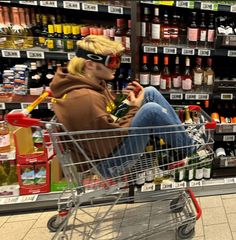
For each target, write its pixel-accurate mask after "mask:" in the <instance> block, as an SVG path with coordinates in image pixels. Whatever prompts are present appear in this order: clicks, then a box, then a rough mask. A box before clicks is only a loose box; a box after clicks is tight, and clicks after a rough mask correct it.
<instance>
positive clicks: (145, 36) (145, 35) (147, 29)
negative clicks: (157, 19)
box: [141, 7, 151, 42]
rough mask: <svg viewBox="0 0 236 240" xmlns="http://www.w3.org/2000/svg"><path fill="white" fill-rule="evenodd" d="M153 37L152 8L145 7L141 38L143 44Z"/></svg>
mask: <svg viewBox="0 0 236 240" xmlns="http://www.w3.org/2000/svg"><path fill="white" fill-rule="evenodd" d="M150 35H151V19H150V8H148V7H144V9H143V17H142V20H141V37H142V40H143V42H146V41H148V40H149V39H150Z"/></svg>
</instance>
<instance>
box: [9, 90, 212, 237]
mask: <svg viewBox="0 0 236 240" xmlns="http://www.w3.org/2000/svg"><path fill="white" fill-rule="evenodd" d="M46 95H47V94H46ZM46 95H45V96H46ZM41 100H42V98H41ZM33 105H35V104H33ZM176 108H177V109H180V108H181V106H177V107H176ZM32 109H33V108H32V107H31V108H30V107H28V109H26V110H23V112H21V111H13V112H12V113H9V114H8V115H7V121H8V122H9V123H10V124H13V125H15V126H23V127H31V126H40V127H42V128H44V129H46V131H47V134H48V135H49V137H50V139H51V142H52V143H53V145H54V148H55V152H56V154H57V157H58V158H59V161H60V164H61V167H62V169H63V173H64V175H65V178H66V180H67V183H68V188H67V189H65V190H64V191H63V192H62V193H61V196H60V198H59V200H58V215H56V216H53V217H52V218H51V219H50V220H49V221H48V228H49V229H50V230H51V231H53V232H56V233H55V235H54V237H53V239H140V240H141V239H149V237H153V236H155V235H156V234H161V233H162V232H164V231H167V230H170V229H176V230H177V231H176V232H177V234H178V237H179V238H180V239H189V238H190V237H192V236H193V234H194V227H195V222H196V220H197V219H199V218H200V216H201V209H200V207H199V205H198V202H197V200H196V198H195V197H194V194H193V192H192V190H191V189H178V190H169V191H153V192H152V193H151V194H150V193H149V194H148V196H149V199H147V201H146V202H143V203H139V204H138V205H132V204H131V205H129V207H128V209H127V208H126V209H121V208H119V206H120V205H119V204H120V203H127V202H131V200H134V197H133V196H127V189H128V188H129V186H131V185H134V184H135V183H136V181H137V179H138V178H140V176H143V174H144V173H145V174H149V175H150V174H152V175H153V179H154V180H155V178H158V177H159V176H163V175H168V176H170V175H175V172H176V171H177V170H179V169H181V168H184V167H189V166H197V165H199V164H206V163H209V162H211V161H212V160H213V151H212V145H213V140H212V132H213V131H212V130H214V128H215V123H214V122H211V119H210V117H209V116H208V115H207V114H206V113H205V112H204V111H202V110H201V109H200V107H198V106H189V109H190V110H192V111H196V112H198V113H199V116H201V119H202V121H201V122H199V123H195V124H189V125H187V126H184V125H171V126H161V127H146V128H127V129H123V128H122V129H112V130H96V131H93V130H91V131H77V132H69V131H67V130H66V129H65V127H64V126H63V125H62V124H60V123H57V122H56V121H55V119H53V120H52V121H50V122H45V121H41V120H39V119H33V118H30V117H29V116H28V113H29V112H30V111H31V110H32ZM195 127H199V129H200V128H201V129H202V128H203V129H204V141H203V142H202V143H201V144H200V145H199V143H198V144H195V143H192V144H190V143H189V141H186V142H184V141H182V142H179V141H178V139H177V140H176V136H177V135H179V134H188V131H189V132H192V131H193V130H194V128H195ZM150 135H153V136H155V138H157V139H164V140H166V139H168V144H166V146H165V148H163V146H162V147H159V148H158V147H157V148H156V149H153V151H151V152H150V151H149V152H145V151H144V149H143V148H140V149H139V148H138V147H137V146H142V145H143V143H142V139H145V138H146V137H149V136H150ZM127 139H129V140H130V141H127ZM124 143H125V147H126V149H129V150H130V151H129V152H128V150H127V152H125V151H123V152H122V151H120V149H121V146H122V144H124ZM131 143H132V144H131ZM47 144H48V142H47ZM114 146H116V147H114ZM173 146H174V147H173ZM199 147H200V148H204V150H205V154H204V156H203V155H201V157H198V158H196V155H195V154H193V153H194V152H195V151H197V149H199ZM137 149H139V150H138V151H137ZM132 150H134V151H132ZM121 152H122V153H121ZM186 155H189V156H188V157H187V158H185V156H186ZM176 156H182V157H183V158H184V159H180V158H175V157H176ZM196 159H197V160H196ZM192 160H194V161H192ZM154 182H155V181H154ZM105 198H106V199H109V200H107V202H106V203H104V202H102V203H101V202H100V203H99V201H97V202H96V200H99V199H100V200H101V199H105ZM88 203H90V204H91V205H90V206H97V207H100V206H103V207H100V211H99V213H96V214H93V213H92V212H93V211H92V210H93V207H90V208H86V207H85V205H86V204H88ZM94 203H96V204H94ZM104 205H105V206H104ZM133 206H134V207H133ZM134 219H135V220H136V221H138V222H139V223H140V222H141V223H143V221H144V219H147V222H148V223H149V224H147V222H145V223H143V224H141V225H140V224H137V226H133V228H132V229H133V231H131V230H130V228H127V227H128V226H129V225H130V224H131V223H132V222H133V220H134ZM137 219H138V220H137ZM127 229H128V230H127Z"/></svg>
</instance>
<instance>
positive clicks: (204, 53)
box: [198, 49, 211, 56]
mask: <svg viewBox="0 0 236 240" xmlns="http://www.w3.org/2000/svg"><path fill="white" fill-rule="evenodd" d="M198 55H199V56H210V55H211V50H209V49H198Z"/></svg>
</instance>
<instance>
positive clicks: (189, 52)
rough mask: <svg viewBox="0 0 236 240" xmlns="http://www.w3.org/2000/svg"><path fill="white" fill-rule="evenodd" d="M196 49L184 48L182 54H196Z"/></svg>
mask: <svg viewBox="0 0 236 240" xmlns="http://www.w3.org/2000/svg"><path fill="white" fill-rule="evenodd" d="M194 53H195V51H194V49H190V48H182V55H194Z"/></svg>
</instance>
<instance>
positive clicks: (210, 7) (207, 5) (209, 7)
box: [201, 2, 218, 11]
mask: <svg viewBox="0 0 236 240" xmlns="http://www.w3.org/2000/svg"><path fill="white" fill-rule="evenodd" d="M201 9H202V10H210V11H218V4H214V3H209V2H201Z"/></svg>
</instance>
